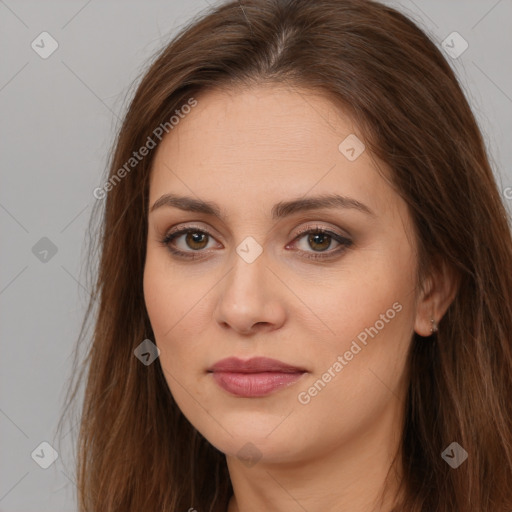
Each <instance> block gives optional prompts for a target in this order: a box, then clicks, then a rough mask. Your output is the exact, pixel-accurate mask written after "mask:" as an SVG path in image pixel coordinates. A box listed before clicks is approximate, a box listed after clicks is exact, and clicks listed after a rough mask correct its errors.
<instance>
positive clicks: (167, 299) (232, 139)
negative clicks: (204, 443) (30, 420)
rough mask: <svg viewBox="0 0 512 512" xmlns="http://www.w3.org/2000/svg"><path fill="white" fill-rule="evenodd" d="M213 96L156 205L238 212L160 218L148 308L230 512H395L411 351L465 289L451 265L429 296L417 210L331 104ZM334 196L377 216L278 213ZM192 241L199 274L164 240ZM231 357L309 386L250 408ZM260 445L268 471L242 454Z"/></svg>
mask: <svg viewBox="0 0 512 512" xmlns="http://www.w3.org/2000/svg"><path fill="white" fill-rule="evenodd" d="M196 98H197V99H198V105H197V106H196V107H195V108H194V109H193V110H192V112H191V113H190V114H188V115H187V116H186V117H185V118H184V119H182V120H180V122H179V124H178V125H176V126H175V127H174V129H173V130H172V132H170V133H169V134H168V135H167V136H166V137H165V138H164V139H163V141H162V143H161V145H160V146H159V148H158V150H157V153H156V156H155V161H154V165H153V169H152V172H151V176H150V191H149V205H150V208H151V206H152V205H154V203H155V202H156V201H157V200H158V199H159V198H160V197H161V196H162V195H164V194H167V193H170V192H172V193H174V194H178V195H186V196H190V197H193V198H195V199H202V200H206V201H211V202H214V203H216V204H218V206H219V208H220V209H221V212H222V214H223V218H222V219H219V218H217V217H215V216H212V215H208V214H204V213H197V212H188V211H182V210H180V209H178V208H176V207H173V206H161V207H160V208H156V209H155V210H153V211H150V213H149V214H148V238H147V257H146V264H145V271H144V295H145V301H146V306H147V311H148V314H149V317H150V321H151V325H152V327H153V331H154V335H155V343H156V344H157V346H158V347H159V349H160V363H161V365H162V368H163V370H164V374H165V378H166V380H167V383H168V385H169V388H170V390H171V392H172V394H173V396H174V398H175V400H176V402H177V404H178V406H179V407H180V409H181V411H182V412H183V414H184V415H185V416H186V417H187V419H188V420H189V421H190V423H191V424H192V425H194V427H195V428H196V429H197V430H198V431H199V432H201V433H202V435H203V436H204V437H205V438H206V439H208V441H209V442H210V443H212V444H213V445H214V446H215V447H216V448H218V449H219V450H220V451H222V452H223V453H225V454H226V458H227V463H228V468H229V472H230V477H231V480H232V483H233V487H234V497H233V498H232V499H231V501H230V503H229V507H228V511H229V512H253V511H254V512H256V511H261V510H273V511H277V512H280V511H282V512H285V511H286V512H291V511H295V510H297V511H302V510H308V512H315V511H325V510H350V511H353V512H363V511H365V512H366V511H377V510H380V511H386V510H390V504H391V494H390V493H391V492H392V491H394V490H395V489H396V485H397V482H398V481H399V478H400V475H401V468H400V467H399V466H398V465H397V466H395V467H394V468H393V470H392V471H390V473H389V475H390V477H389V481H388V486H389V487H388V489H389V492H388V493H386V494H384V496H383V499H382V501H380V500H379V499H380V498H381V492H382V490H383V486H384V483H385V478H386V475H387V474H388V470H389V469H390V467H391V463H392V459H393V456H394V455H395V454H396V453H397V450H398V448H399V444H398V442H399V434H400V432H401V422H402V419H403V418H402V414H403V413H402V411H403V406H404V395H405V391H406V386H407V368H406V357H407V351H408V349H409V346H410V343H411V338H412V336H413V333H414V331H415V332H417V333H418V334H420V335H422V336H429V335H430V332H431V321H430V319H431V318H434V319H435V320H436V321H437V322H439V320H440V318H441V317H442V315H443V314H444V312H445V311H446V309H447V307H448V305H449V303H450V302H451V300H453V296H454V293H455V292H454V287H453V282H452V280H451V278H450V276H449V275H448V274H447V273H446V270H445V269H444V267H441V268H440V269H439V270H438V271H437V272H435V273H433V275H432V278H429V280H428V281H427V282H425V283H424V285H425V286H424V287H423V288H422V287H420V286H418V283H417V281H416V270H417V255H416V248H415V244H414V235H413V225H412V221H411V218H410V215H409V212H408V209H407V206H406V204H405V202H404V201H403V200H402V199H401V198H400V196H399V195H398V194H397V193H396V192H395V191H394V190H393V189H392V188H391V187H390V185H389V182H388V180H387V179H386V176H389V175H390V172H389V169H386V166H385V165H384V164H383V163H382V162H379V161H377V160H376V159H375V158H374V157H372V156H371V155H370V154H369V152H368V151H363V153H362V154H361V155H360V156H359V157H358V158H357V159H356V160H355V161H349V160H348V159H347V158H346V157H345V156H344V154H342V153H341V152H340V150H339V149H338V146H339V144H340V142H341V141H343V140H344V139H345V138H346V137H347V136H348V135H350V134H356V135H357V136H358V137H359V139H361V140H363V136H362V135H360V134H359V131H358V130H357V127H356V126H355V125H354V124H353V122H352V121H351V119H350V118H349V117H348V116H347V115H345V114H343V112H340V111H339V109H336V108H335V107H334V105H333V104H332V103H331V102H330V101H329V100H328V99H326V98H324V97H323V96H321V95H319V94H318V93H316V94H315V93H312V92H307V91H305V90H297V89H293V88H288V87H285V86H283V85H266V86H263V85H260V86H254V87H252V88H250V89H243V90H230V91H228V90H215V91H209V92H207V93H205V94H202V95H199V96H196ZM378 168H380V169H381V173H382V175H381V174H379V172H378V170H377V169H378ZM332 193H337V194H339V195H344V196H348V197H351V198H353V199H356V200H357V201H359V202H361V203H364V205H366V206H367V207H368V208H369V209H371V211H372V212H373V215H369V214H367V213H364V212H361V211H358V210H356V209H353V208H334V209H327V208H323V209H316V210H311V211H297V212H295V213H294V214H293V215H291V216H288V217H285V218H279V219H273V218H272V216H271V209H272V207H273V206H274V205H275V204H276V203H279V202H281V201H288V200H292V199H296V198H303V197H312V196H317V195H321V194H332ZM178 226H179V227H180V228H181V227H183V228H185V227H191V228H192V232H194V229H195V232H197V228H200V229H202V230H205V231H207V232H208V233H209V234H210V235H209V236H206V237H204V238H201V237H199V238H196V239H190V237H189V239H188V240H187V237H186V235H181V236H179V237H178V238H177V239H175V240H174V242H173V244H174V248H177V249H180V250H182V251H186V252H188V253H194V254H196V255H197V256H199V257H198V258H197V259H196V260H187V259H180V258H179V257H176V256H174V255H172V254H171V253H170V251H169V249H168V248H167V247H166V246H165V245H164V244H163V243H162V239H163V238H164V237H165V235H166V234H167V233H168V232H169V230H171V228H173V227H178ZM317 227H320V228H324V229H328V230H330V231H333V232H334V233H337V234H340V235H342V236H344V237H346V238H348V239H350V240H351V241H352V244H351V245H350V246H349V247H346V248H345V249H344V250H343V252H338V253H337V254H336V251H337V250H338V249H340V248H342V247H343V246H341V245H340V244H339V243H338V242H336V240H335V239H332V238H331V239H329V238H327V239H323V240H322V239H321V238H320V239H319V238H316V239H313V240H312V241H311V240H310V241H309V242H308V235H302V237H301V238H300V239H296V237H297V233H298V231H299V229H301V228H311V229H314V228H317ZM249 236H250V237H253V238H254V240H255V241H256V242H257V243H258V244H259V245H260V246H261V248H262V250H263V252H262V253H261V254H260V255H259V257H257V258H256V259H255V261H253V262H252V263H248V262H247V261H246V260H244V259H243V258H242V257H241V256H239V255H238V253H237V251H236V248H237V247H238V246H239V245H240V244H241V243H242V242H243V241H244V240H245V239H246V237H249ZM196 237H197V235H196ZM315 240H316V242H315ZM187 242H188V244H187ZM329 242H330V244H329ZM301 250H302V251H303V252H302V253H301V252H300V251H301ZM312 254H313V255H315V254H320V255H322V254H323V255H331V256H330V257H327V258H326V259H325V260H312V259H308V258H307V255H312ZM396 303H398V304H399V305H400V306H401V310H400V312H397V313H396V315H394V318H393V319H391V320H389V321H388V322H386V323H385V326H384V327H383V328H382V329H380V330H379V331H378V334H377V335H375V336H374V337H373V338H371V337H368V341H367V345H366V346H364V345H362V344H361V343H359V345H360V346H361V350H360V351H359V352H358V353H357V354H356V355H354V356H353V358H352V359H351V360H350V361H346V359H344V360H345V362H347V364H346V365H344V366H343V369H342V370H341V371H339V372H334V374H335V377H332V378H331V380H330V381H329V382H328V383H327V384H326V385H325V387H323V388H322V390H321V391H320V392H318V393H317V394H316V396H313V397H310V398H311V399H310V401H309V402H308V403H307V404H303V403H301V402H300V401H299V400H298V395H299V393H301V392H305V391H306V392H307V390H308V389H309V388H311V386H312V385H313V384H314V383H315V382H317V381H318V379H321V378H322V375H324V374H325V373H326V372H327V371H328V369H329V368H332V367H333V363H335V362H336V360H337V358H338V356H340V355H341V356H343V354H345V353H346V352H347V351H348V350H349V349H350V347H351V344H352V342H353V340H355V339H356V337H357V336H358V334H360V333H361V332H362V331H364V330H365V328H369V327H371V326H375V325H376V322H377V321H378V320H379V319H380V318H382V317H381V315H383V314H386V311H388V310H389V309H390V308H392V305H393V304H396ZM425 343H428V341H427V340H425ZM228 356H237V357H239V358H241V359H248V358H250V357H253V356H266V357H271V358H275V359H278V360H281V361H283V362H285V363H288V364H291V365H294V366H299V367H303V368H305V369H306V370H307V373H306V374H304V375H303V376H302V377H301V379H300V380H299V381H298V382H296V383H295V384H293V385H290V386H288V387H285V388H282V389H280V390H278V391H276V392H274V393H271V394H270V395H267V396H265V397H260V398H241V397H236V396H233V395H231V394H229V393H227V392H226V391H224V390H223V389H221V388H220V387H219V386H218V385H217V384H216V383H215V382H214V380H213V379H212V376H211V374H209V373H208V372H207V369H208V368H209V367H210V366H211V365H212V364H214V363H215V362H216V361H218V360H220V359H223V358H225V357H228ZM331 375H332V370H331ZM247 443H251V446H252V449H253V450H254V451H255V453H256V454H257V455H256V459H257V460H255V462H256V463H255V464H249V463H247V461H245V460H243V459H242V458H241V457H239V456H237V454H240V453H244V452H243V451H242V452H240V450H241V449H242V447H244V445H246V444H247ZM245 450H247V448H245ZM398 460H399V459H398Z"/></svg>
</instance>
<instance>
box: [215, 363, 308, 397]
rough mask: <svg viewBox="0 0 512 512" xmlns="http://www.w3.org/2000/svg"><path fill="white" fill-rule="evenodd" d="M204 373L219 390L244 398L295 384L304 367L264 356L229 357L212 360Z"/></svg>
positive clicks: (261, 394)
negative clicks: (207, 374) (210, 377)
mask: <svg viewBox="0 0 512 512" xmlns="http://www.w3.org/2000/svg"><path fill="white" fill-rule="evenodd" d="M208 372H210V373H212V375H213V379H214V380H215V382H216V383H217V384H218V385H219V386H220V387H221V388H222V389H224V390H225V391H227V392H228V393H231V394H233V395H236V396H240V397H245V398H254V397H260V396H265V395H268V394H270V393H272V392H274V391H276V390H278V389H281V388H283V387H287V386H289V385H291V384H293V383H295V382H296V381H298V380H299V379H300V378H301V377H302V375H304V373H307V372H306V370H305V369H304V368H299V367H296V366H291V365H289V364H286V363H283V362H282V361H278V360H276V359H269V358H267V357H253V358H251V359H248V360H246V361H243V360H241V359H238V358H236V357H229V358H227V359H222V360H221V361H218V362H217V363H215V364H214V365H213V366H212V367H211V368H209V369H208Z"/></svg>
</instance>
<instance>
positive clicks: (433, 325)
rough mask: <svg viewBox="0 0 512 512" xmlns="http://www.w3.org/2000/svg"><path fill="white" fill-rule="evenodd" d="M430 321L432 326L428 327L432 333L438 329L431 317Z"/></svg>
mask: <svg viewBox="0 0 512 512" xmlns="http://www.w3.org/2000/svg"><path fill="white" fill-rule="evenodd" d="M430 321H431V322H432V327H431V328H430V334H434V333H435V332H437V331H438V329H437V323H436V321H435V320H434V319H433V318H431V319H430Z"/></svg>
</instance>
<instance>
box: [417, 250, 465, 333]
mask: <svg viewBox="0 0 512 512" xmlns="http://www.w3.org/2000/svg"><path fill="white" fill-rule="evenodd" d="M459 283H460V275H459V274H458V272H456V271H455V269H454V268H453V267H451V266H449V265H448V263H446V261H444V260H443V261H438V262H437V264H436V265H435V266H434V268H433V270H432V273H431V274H430V275H429V276H428V277H427V278H426V279H425V281H424V282H423V283H422V288H421V293H420V295H419V297H418V300H417V303H416V318H415V322H414V331H415V332H416V333H417V334H419V335H420V336H424V337H427V336H430V335H431V334H432V327H433V323H432V320H434V324H435V325H436V326H437V325H439V322H440V321H441V319H442V318H443V316H444V314H445V313H446V310H447V309H448V307H449V306H450V304H451V303H452V302H453V299H454V298H455V296H456V294H457V290H458V289H459Z"/></svg>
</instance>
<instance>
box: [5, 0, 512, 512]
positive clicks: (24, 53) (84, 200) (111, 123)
mask: <svg viewBox="0 0 512 512" xmlns="http://www.w3.org/2000/svg"><path fill="white" fill-rule="evenodd" d="M214 3H215V2H214V1H213V0H209V2H206V1H205V0H179V1H178V0H172V1H170V0H166V1H156V0H154V1H146V2H143V1H113V0H110V1H107V0H102V1H100V0H90V1H81V2H76V1H69V0H67V1H63V0H61V1H44V2H43V1H41V0H39V1H22V0H5V1H3V0H0V48H1V50H0V51H1V57H2V60H1V66H0V109H1V117H0V146H1V152H0V155H1V164H2V165H1V173H2V174H1V180H2V186H1V188H0V227H1V239H2V260H1V261H2V264H1V266H0V311H1V322H0V336H1V358H0V366H1V370H0V379H1V381H0V434H1V436H0V441H1V457H0V511H3V512H14V511H23V512H31V511H38V512H47V511H48V512H49V511H52V512H58V511H72V510H76V505H75V492H74V488H73V481H74V475H73V467H74V466H73V460H72V452H71V441H72V439H74V437H76V433H77V431H76V428H75V429H74V430H72V429H71V427H70V429H68V430H66V429H64V432H65V433H68V432H70V433H69V434H68V435H66V436H65V437H64V438H63V439H62V440H61V441H59V440H58V439H57V436H56V430H55V429H56V426H57V421H58V419H59V417H60V414H61V409H62V400H63V398H64V392H65V390H66V388H67V379H68V378H69V377H70V372H71V363H72V357H71V356H72V351H73V348H74V346H75V342H76V338H77V335H78V331H79V327H80V323H81V320H82V317H83V314H84V311H85V304H86V298H87V292H86V290H85V289H84V283H85V281H84V274H83V262H84V258H85V253H84V252H83V250H84V239H85V232H86V228H87V222H88V219H89V216H90V213H91V207H92V205H93V203H94V202H95V201H96V199H95V198H94V197H93V195H92V191H93V190H94V188H95V187H97V186H100V185H101V184H102V181H103V180H102V176H103V173H104V170H105V166H106V159H107V155H108V152H109V149H110V147H111V145H112V143H113V140H114V133H115V130H116V128H117V126H118V123H119V118H122V115H123V112H124V111H125V108H126V95H127V93H129V91H131V90H133V89H132V83H133V81H134V80H136V79H137V77H138V76H139V75H140V73H141V71H142V70H143V69H144V65H145V63H146V62H147V60H148V59H149V58H151V57H152V56H153V54H154V52H155V51H156V50H157V49H158V48H160V47H161V46H162V45H163V44H164V43H165V42H167V41H168V40H169V38H170V37H171V36H172V35H173V34H174V33H175V32H176V31H177V29H178V28H180V27H181V26H182V25H183V24H184V23H186V22H187V21H188V20H189V19H190V18H191V17H192V16H193V15H194V14H195V13H198V12H199V11H202V10H204V9H207V8H208V4H210V5H213V4H214ZM386 3H388V4H389V5H392V6H394V7H397V8H399V9H400V10H402V11H403V12H404V13H406V14H407V15H409V16H410V17H411V18H413V19H414V20H415V21H417V22H418V23H419V24H420V26H421V27H422V28H423V29H424V30H426V31H427V32H428V33H429V34H430V36H431V37H432V38H433V39H434V40H435V41H436V42H437V43H438V44H439V45H441V42H442V41H443V40H444V39H445V38H446V37H447V36H448V35H449V34H451V33H452V32H454V31H457V32H459V33H460V34H461V35H462V37H463V38H464V39H465V40H466V41H467V42H468V43H469V48H468V49H467V50H466V51H465V52H464V53H463V54H462V55H461V56H460V57H458V58H457V59H452V58H451V57H448V60H449V61H450V62H451V63H452V64H453V66H454V68H455V70H456V72H457V73H458V76H459V77H460V80H461V82H462V85H463V87H464V90H465V91H466V94H467V96H468V98H469V100H470V103H471V104H472V106H473V110H474V112H475V114H476V116H477V119H478V121H479V123H480V126H481V129H482V131H483V133H484V137H485V140H486V142H487V146H488V148H489V151H490V154H491V159H492V164H493V168H494V171H495V175H496V179H497V181H498V185H499V187H500V189H501V191H502V192H503V193H504V197H505V196H507V195H508V199H507V198H506V197H505V201H506V204H507V208H508V209H509V211H510V209H511V205H512V193H509V194H506V193H505V192H506V190H509V191H512V189H508V187H512V171H511V165H510V164H511V162H512V147H511V144H510V141H511V137H510V136H511V133H512V116H511V114H512V72H511V59H510V55H511V54H512V31H511V29H510V26H511V22H512V0H499V1H497V0H471V1H468V0H464V1H463V0H458V1H453V0H452V1H450V2H449V5H448V2H446V1H444V0H416V1H414V2H413V1H411V0H403V1H400V2H393V1H388V2H386ZM43 31H47V32H49V33H50V34H51V35H52V37H53V38H55V39H56V40H57V41H58V44H59V47H58V49H57V51H55V53H53V54H52V55H51V56H50V57H49V58H47V59H42V58H41V57H40V56H39V55H38V54H37V53H36V52H35V51H34V50H33V49H32V48H31V43H32V41H33V40H34V39H36V37H37V36H38V35H39V34H40V33H41V32H43ZM43 237H47V238H48V239H50V240H51V242H52V243H53V244H54V245H55V247H56V249H57V252H56V254H54V255H52V253H51V252H49V253H48V254H43V253H41V252H39V256H37V252H38V251H37V250H34V251H35V252H36V254H34V251H33V247H34V246H35V245H36V244H37V243H38V241H39V240H40V239H41V238H43ZM45 243H47V242H39V244H43V246H44V244H45ZM38 247H39V245H37V246H36V249H37V248H38ZM43 249H44V247H43ZM40 250H41V249H39V251H40ZM36 256H37V257H36ZM40 258H43V260H44V259H45V258H46V261H41V259H40ZM42 441H47V442H49V443H50V444H51V445H52V446H53V447H55V448H56V449H57V450H58V451H59V458H58V459H57V460H56V462H55V463H54V464H52V465H51V466H50V467H49V468H48V469H42V468H41V467H39V465H37V464H36V463H35V462H34V460H33V459H32V458H31V453H32V452H33V451H34V449H35V448H36V447H38V446H39V444H40V443H41V442H42ZM44 453H45V457H46V456H47V455H46V454H47V451H46V452H44Z"/></svg>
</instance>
